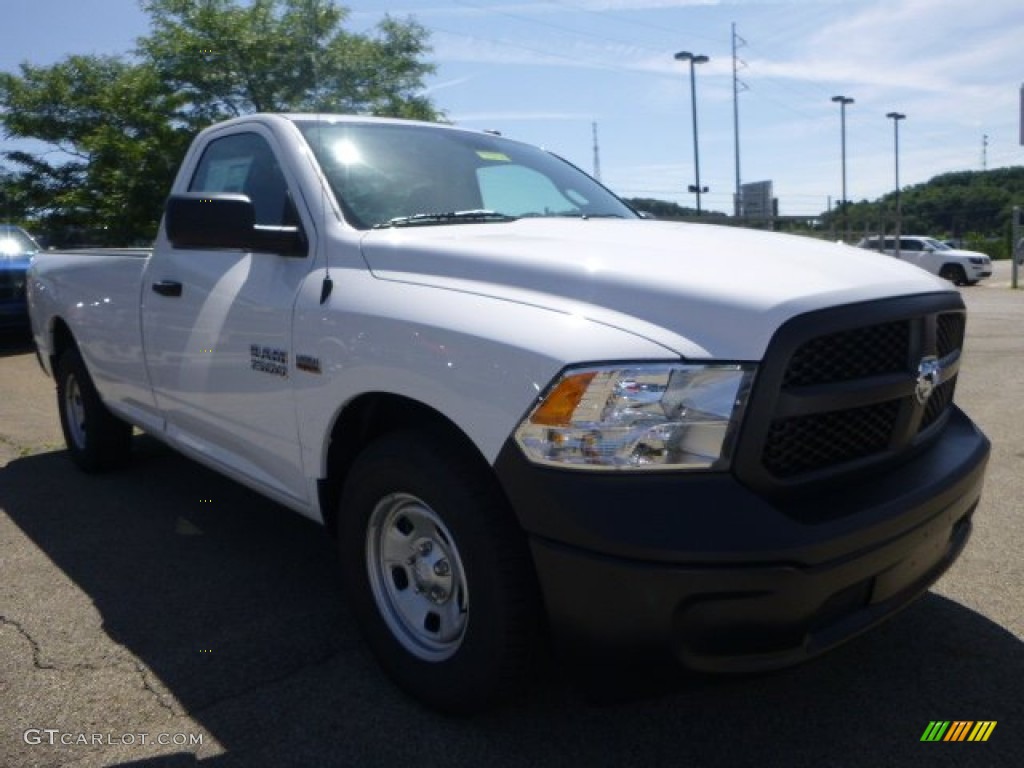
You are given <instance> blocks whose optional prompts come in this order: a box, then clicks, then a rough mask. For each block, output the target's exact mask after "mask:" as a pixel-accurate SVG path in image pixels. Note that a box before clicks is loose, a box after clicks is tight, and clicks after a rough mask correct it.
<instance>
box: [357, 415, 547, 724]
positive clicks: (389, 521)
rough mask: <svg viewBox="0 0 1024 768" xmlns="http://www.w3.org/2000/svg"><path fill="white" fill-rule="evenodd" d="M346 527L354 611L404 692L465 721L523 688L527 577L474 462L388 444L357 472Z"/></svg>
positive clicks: (399, 441) (431, 447) (414, 442)
mask: <svg viewBox="0 0 1024 768" xmlns="http://www.w3.org/2000/svg"><path fill="white" fill-rule="evenodd" d="M339 521H340V524H339V535H340V548H341V555H342V562H343V567H344V569H345V571H346V574H345V575H346V587H347V589H348V594H349V599H350V602H351V604H352V607H353V611H354V613H355V614H356V618H357V620H358V621H359V624H360V627H361V629H362V630H363V634H364V635H365V637H366V639H367V641H368V643H369V645H370V647H371V649H372V650H373V652H374V654H375V655H376V656H377V658H378V660H379V661H380V663H381V666H383V667H384V669H385V670H386V671H387V672H388V674H389V675H390V676H391V677H392V678H393V679H394V680H395V681H396V682H397V683H398V685H399V686H401V687H402V688H404V689H405V690H406V691H407V692H409V693H410V694H412V695H413V696H414V697H416V698H417V699H419V700H420V701H422V702H423V703H425V704H427V705H428V706H431V707H434V708H436V709H440V710H442V711H446V712H454V713H470V712H475V711H479V710H480V709H483V708H486V707H487V706H489V705H491V704H494V703H497V702H499V701H500V700H502V699H503V698H506V697H507V696H508V695H509V694H510V693H511V692H512V691H513V690H514V689H515V688H516V687H517V684H519V683H521V682H522V681H523V679H524V676H525V673H526V671H527V670H528V668H529V666H530V663H531V661H532V657H533V651H534V647H535V642H536V638H537V634H538V633H537V626H538V600H537V598H536V592H537V590H536V587H535V584H534V580H533V571H532V566H531V564H530V558H529V555H528V551H527V547H526V541H525V536H524V534H523V532H522V530H521V529H520V528H519V526H518V524H517V523H516V522H515V520H514V518H513V516H512V513H511V510H509V509H508V505H507V502H506V501H505V499H504V497H503V496H502V494H501V493H500V491H499V490H498V489H497V487H496V486H495V484H494V483H493V481H492V480H491V479H490V478H489V477H488V476H487V473H486V471H483V470H482V469H481V467H479V466H478V464H477V462H476V461H474V460H473V459H472V458H471V457H469V456H467V455H466V454H465V453H464V452H463V451H462V450H460V448H459V447H458V446H457V445H454V444H453V443H451V442H448V441H445V440H443V439H437V438H433V437H430V436H428V435H426V434H421V433H413V432H403V433H394V434H391V435H385V436H384V437H382V438H379V439H378V440H376V441H375V442H373V443H372V444H371V445H370V446H369V447H368V448H367V449H366V450H365V451H364V452H363V453H362V454H361V455H360V456H359V458H358V459H357V460H356V462H355V464H354V465H353V467H352V469H351V471H350V473H349V476H348V479H347V481H346V484H345V490H344V493H343V496H342V500H341V506H340V509H339Z"/></svg>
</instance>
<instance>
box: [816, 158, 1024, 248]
mask: <svg viewBox="0 0 1024 768" xmlns="http://www.w3.org/2000/svg"><path fill="white" fill-rule="evenodd" d="M901 197H902V200H901V205H902V209H903V226H902V230H903V231H904V232H914V233H918V234H930V235H936V236H939V237H955V238H969V239H970V238H974V239H977V238H1004V237H1005V236H1006V234H1007V232H1008V231H1009V227H1010V223H1011V221H1012V216H1013V206H1014V205H1018V206H1022V207H1024V167H1022V166H1014V167H1011V168H995V169H993V170H991V171H959V172H957V173H944V174H942V175H940V176H936V177H934V178H933V179H931V180H929V181H926V182H925V183H923V184H915V185H914V186H911V187H905V188H904V189H903V190H902V195H901ZM895 211H896V193H895V192H890V193H889V194H887V195H885V196H884V197H882V198H880V199H878V200H875V201H873V202H869V201H867V200H862V201H861V202H859V203H854V204H852V205H850V206H849V209H848V215H849V221H850V223H849V227H850V229H851V230H853V231H861V230H864V229H865V228H868V229H871V230H877V229H878V228H879V227H880V226H881V225H882V223H883V222H884V224H885V226H886V227H887V228H888V229H889V230H890V231H891V228H892V226H893V221H894V216H895ZM837 216H838V211H836V210H833V211H832V212H830V213H826V214H824V215H823V216H822V218H823V220H824V221H826V222H827V223H830V224H831V223H832V221H833V220H834V219H836V218H837Z"/></svg>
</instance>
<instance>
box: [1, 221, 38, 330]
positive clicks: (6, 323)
mask: <svg viewBox="0 0 1024 768" xmlns="http://www.w3.org/2000/svg"><path fill="white" fill-rule="evenodd" d="M38 252H39V243H37V242H36V241H35V240H34V239H33V238H32V236H31V235H30V234H29V233H28V232H26V231H25V230H23V229H22V228H21V227H15V226H11V225H9V224H0V328H24V327H27V326H28V307H27V305H26V304H25V271H26V270H27V269H28V264H29V262H30V261H31V260H32V257H33V256H34V255H35V254H36V253H38Z"/></svg>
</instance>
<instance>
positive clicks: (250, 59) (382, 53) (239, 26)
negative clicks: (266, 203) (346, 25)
mask: <svg viewBox="0 0 1024 768" xmlns="http://www.w3.org/2000/svg"><path fill="white" fill-rule="evenodd" d="M143 7H144V8H145V10H146V11H147V12H148V13H149V15H150V18H151V21H152V32H151V34H150V35H149V36H148V37H146V38H143V39H141V40H140V41H139V53H140V54H141V55H142V56H143V57H144V58H145V60H147V61H150V62H152V63H153V65H154V66H155V67H156V69H157V71H159V72H160V75H161V77H163V78H164V80H165V82H166V83H167V84H168V85H169V86H170V87H171V88H172V89H173V90H174V91H175V92H176V93H179V94H181V95H182V97H183V99H184V101H185V103H184V104H183V106H182V109H181V110H180V112H179V113H178V117H179V118H180V119H182V120H183V121H184V122H186V123H188V124H191V125H193V126H202V125H208V124H210V123H212V122H216V121H217V120H222V119H225V118H229V117H236V116H238V115H242V114H246V113H250V112H288V111H295V112H302V111H323V112H342V113H363V114H377V115H390V116H403V117H404V116H409V117H418V118H423V119H435V118H436V117H437V116H438V115H437V113H436V112H435V110H434V109H433V107H432V106H431V105H430V103H429V101H427V100H426V99H424V98H423V97H422V96H420V95H418V92H419V90H420V89H421V88H422V83H423V78H424V77H425V76H426V75H429V74H431V73H432V72H433V66H432V65H430V64H427V63H425V62H424V61H423V60H422V59H423V56H425V55H426V54H427V53H428V52H429V49H428V47H427V45H426V36H427V33H426V31H425V30H424V29H423V28H422V27H421V26H419V25H418V24H416V23H414V22H411V21H410V22H399V21H396V20H394V19H391V18H386V19H385V20H384V21H383V22H381V23H380V24H379V25H378V26H377V29H376V33H375V34H374V35H372V36H367V35H359V34H353V33H349V32H346V31H345V30H344V29H343V28H342V27H341V24H342V22H343V21H344V20H345V17H346V15H347V11H346V10H345V9H343V8H340V7H338V6H336V5H335V4H334V3H333V2H331V1H330V0H252V2H251V3H249V4H247V5H240V4H239V3H238V2H237V0H203V2H196V0H145V2H144V4H143Z"/></svg>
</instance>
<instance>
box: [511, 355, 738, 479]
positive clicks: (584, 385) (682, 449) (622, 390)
mask: <svg viewBox="0 0 1024 768" xmlns="http://www.w3.org/2000/svg"><path fill="white" fill-rule="evenodd" d="M753 377H754V368H753V366H751V365H717V364H714V365H682V364H679V365H675V364H669V363H663V364H651V365H632V366H620V367H608V368H605V367H599V368H594V367H592V368H575V369H571V370H567V371H565V372H564V373H563V374H562V375H561V376H560V377H559V378H558V379H557V380H556V381H555V382H554V384H552V386H551V387H550V388H549V389H548V390H547V392H546V393H545V394H544V395H543V396H542V397H541V398H540V400H539V401H538V402H537V404H536V406H534V408H533V410H532V411H531V412H530V414H529V415H528V416H527V417H526V418H525V419H524V420H523V422H522V423H521V424H520V425H519V428H518V429H517V430H516V441H517V442H518V443H519V446H520V447H521V448H522V449H523V452H524V453H525V454H526V456H527V457H528V458H529V459H530V460H531V461H535V462H538V463H540V464H550V465H556V466H561V467H570V468H575V469H624V470H631V469H725V468H726V467H728V464H729V453H730V450H731V442H732V440H731V438H732V437H733V435H734V434H735V430H736V427H737V426H738V421H739V416H740V414H741V413H742V410H743V405H744V404H745V402H746V399H747V395H748V393H749V391H750V384H751V381H752V380H753Z"/></svg>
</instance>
